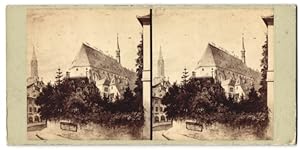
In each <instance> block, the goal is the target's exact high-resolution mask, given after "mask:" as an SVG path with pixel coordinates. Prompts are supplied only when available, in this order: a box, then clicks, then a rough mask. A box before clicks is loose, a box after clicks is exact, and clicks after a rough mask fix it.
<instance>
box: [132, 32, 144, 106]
mask: <svg viewBox="0 0 300 150" xmlns="http://www.w3.org/2000/svg"><path fill="white" fill-rule="evenodd" d="M137 49H138V52H137V56H138V57H137V59H136V65H135V66H136V75H137V79H136V81H135V85H136V87H135V88H134V90H133V91H134V93H135V95H134V100H135V104H136V106H135V107H134V109H135V110H136V111H143V93H142V92H143V82H142V77H143V35H142V34H141V41H140V43H139V44H138V46H137Z"/></svg>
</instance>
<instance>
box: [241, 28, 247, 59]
mask: <svg viewBox="0 0 300 150" xmlns="http://www.w3.org/2000/svg"><path fill="white" fill-rule="evenodd" d="M241 58H242V61H243V63H244V64H246V50H245V44H244V33H243V34H242V50H241Z"/></svg>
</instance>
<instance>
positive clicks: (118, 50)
mask: <svg viewBox="0 0 300 150" xmlns="http://www.w3.org/2000/svg"><path fill="white" fill-rule="evenodd" d="M120 52H121V51H120V45H119V33H117V50H116V59H117V61H118V62H119V63H121V56H120Z"/></svg>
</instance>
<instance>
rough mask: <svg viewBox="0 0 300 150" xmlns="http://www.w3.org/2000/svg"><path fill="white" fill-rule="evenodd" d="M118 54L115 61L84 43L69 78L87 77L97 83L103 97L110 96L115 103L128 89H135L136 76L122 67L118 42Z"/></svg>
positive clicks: (74, 61)
mask: <svg viewBox="0 0 300 150" xmlns="http://www.w3.org/2000/svg"><path fill="white" fill-rule="evenodd" d="M117 41H118V37H117ZM116 52H117V54H116V59H115V58H113V57H110V56H108V55H106V54H104V53H103V52H102V51H101V50H99V49H97V48H95V47H92V46H91V45H89V44H88V43H83V44H82V46H81V49H80V51H79V52H78V54H77V56H76V57H75V59H74V60H73V62H72V65H71V68H70V69H69V72H68V74H69V75H68V76H69V77H70V78H78V77H87V78H88V79H89V80H90V81H92V82H95V84H96V86H97V88H98V89H99V91H100V94H101V95H102V96H108V97H109V98H111V99H112V100H113V101H114V100H116V98H117V97H118V98H121V97H122V94H123V92H124V91H125V89H126V88H127V87H130V89H133V88H134V81H135V79H136V74H135V72H133V71H131V70H129V69H127V68H125V67H123V66H122V65H121V58H120V47H119V43H118V42H117V51H116Z"/></svg>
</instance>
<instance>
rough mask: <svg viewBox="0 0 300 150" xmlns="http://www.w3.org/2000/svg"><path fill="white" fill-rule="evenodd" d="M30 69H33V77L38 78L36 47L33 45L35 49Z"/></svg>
mask: <svg viewBox="0 0 300 150" xmlns="http://www.w3.org/2000/svg"><path fill="white" fill-rule="evenodd" d="M30 67H31V68H30V69H31V77H33V78H36V79H37V78H38V61H37V57H36V54H35V47H34V46H33V51H32V58H31V64H30Z"/></svg>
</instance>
